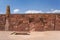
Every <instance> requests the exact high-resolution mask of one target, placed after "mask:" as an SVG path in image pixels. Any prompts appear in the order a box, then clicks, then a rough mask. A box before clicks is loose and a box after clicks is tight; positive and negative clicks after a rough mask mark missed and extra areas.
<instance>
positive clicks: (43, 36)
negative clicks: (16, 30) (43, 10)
mask: <svg viewBox="0 0 60 40" xmlns="http://www.w3.org/2000/svg"><path fill="white" fill-rule="evenodd" d="M11 33H12V32H11V31H0V40H60V31H44V32H31V33H30V35H14V34H13V35H11Z"/></svg>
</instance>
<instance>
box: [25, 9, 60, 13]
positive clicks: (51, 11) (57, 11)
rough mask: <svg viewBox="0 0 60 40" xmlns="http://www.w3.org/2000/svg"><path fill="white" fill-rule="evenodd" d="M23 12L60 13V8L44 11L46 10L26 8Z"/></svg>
mask: <svg viewBox="0 0 60 40" xmlns="http://www.w3.org/2000/svg"><path fill="white" fill-rule="evenodd" d="M25 13H60V10H54V9H51V10H50V11H46V12H44V11H41V10H39V11H37V10H28V11H26V12H25Z"/></svg>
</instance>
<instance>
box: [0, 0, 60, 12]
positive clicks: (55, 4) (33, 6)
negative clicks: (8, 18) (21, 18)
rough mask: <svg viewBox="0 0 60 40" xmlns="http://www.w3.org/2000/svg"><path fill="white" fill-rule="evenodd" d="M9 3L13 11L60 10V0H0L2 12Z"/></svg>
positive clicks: (0, 10)
mask: <svg viewBox="0 0 60 40" xmlns="http://www.w3.org/2000/svg"><path fill="white" fill-rule="evenodd" d="M7 5H10V8H11V13H25V12H27V11H28V12H31V11H33V12H34V11H37V12H51V11H58V12H60V0H0V13H5V11H6V6H7Z"/></svg>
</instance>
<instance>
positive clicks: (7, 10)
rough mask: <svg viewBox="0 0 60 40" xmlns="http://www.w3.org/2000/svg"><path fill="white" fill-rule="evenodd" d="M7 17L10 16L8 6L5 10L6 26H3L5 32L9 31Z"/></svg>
mask: <svg viewBox="0 0 60 40" xmlns="http://www.w3.org/2000/svg"><path fill="white" fill-rule="evenodd" d="M9 15H10V6H9V5H8V6H7V8H6V24H5V31H8V30H9Z"/></svg>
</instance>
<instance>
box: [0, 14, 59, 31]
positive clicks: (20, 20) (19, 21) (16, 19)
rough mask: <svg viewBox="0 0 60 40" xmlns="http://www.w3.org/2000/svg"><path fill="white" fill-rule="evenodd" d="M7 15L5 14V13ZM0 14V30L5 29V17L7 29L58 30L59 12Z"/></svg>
mask: <svg viewBox="0 0 60 40" xmlns="http://www.w3.org/2000/svg"><path fill="white" fill-rule="evenodd" d="M6 15H7V14H6ZM6 15H5V14H4V15H3V14H0V30H5V24H6V19H8V23H9V27H8V28H9V29H8V30H9V31H51V30H60V14H10V15H9V16H7V17H6Z"/></svg>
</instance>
